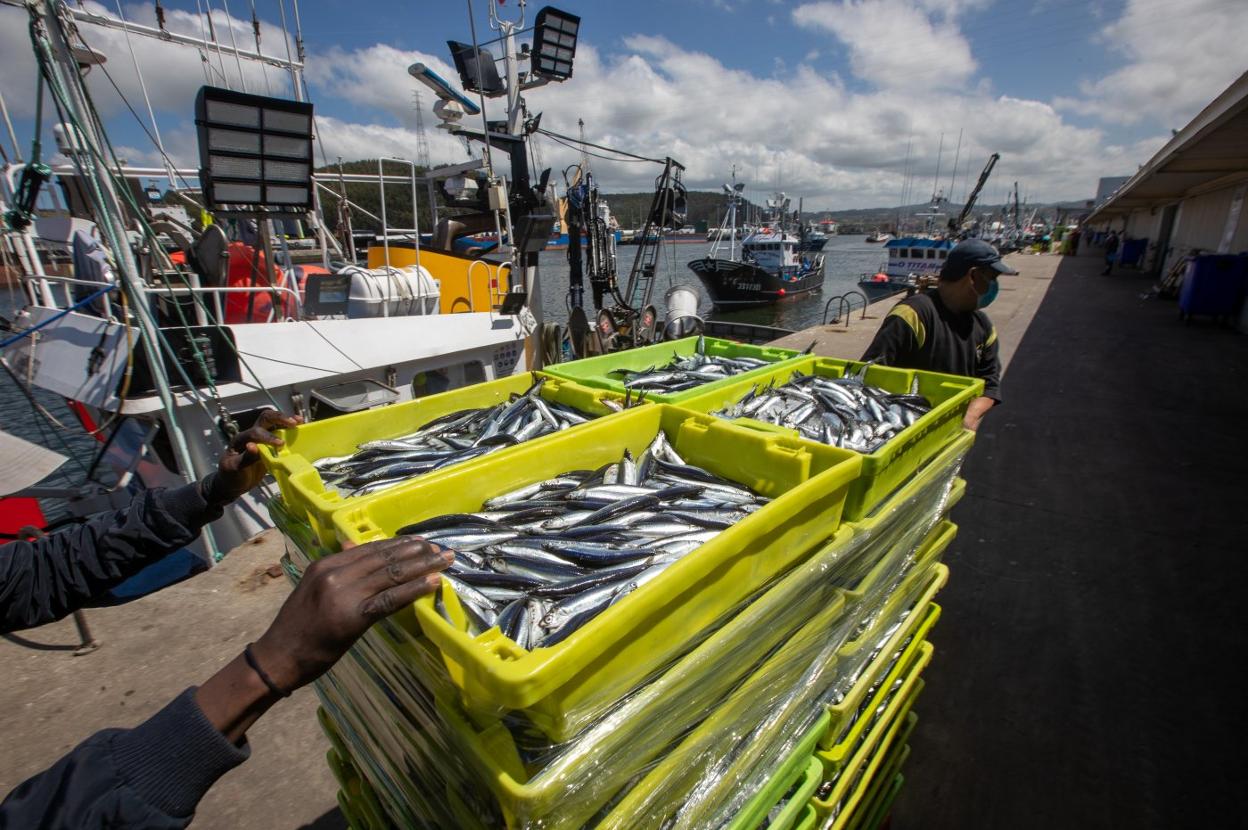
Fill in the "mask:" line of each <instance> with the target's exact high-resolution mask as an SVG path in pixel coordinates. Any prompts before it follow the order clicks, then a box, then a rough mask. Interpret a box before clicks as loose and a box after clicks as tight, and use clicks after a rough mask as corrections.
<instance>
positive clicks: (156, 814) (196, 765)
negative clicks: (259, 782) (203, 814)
mask: <svg viewBox="0 0 1248 830" xmlns="http://www.w3.org/2000/svg"><path fill="white" fill-rule="evenodd" d="M194 693H195V690H194V689H193V688H192V689H187V690H186V691H185V692H183V693H182V694H180V695H179V696H178V697H176V698H174V700H173V702H172V703H170V704H169V705H168V706H166V707H165V708H164V709H161V710H160V711H159V712H157V713H156V714H155V715H153V716H152V717H151V718H150V719H148V720H147V721H145V722H143V723H141V724H139V725H138V726H136V727H134V728H133V729H106V730H104V731H103V732H97V733H96V734H95V735H92V736H91V737H90V738H87V740H85V741H83V742H82V743H81V744H79V745H78V746H77V747H75V748H74V749H73V750H72V751H71V752H70V753H69V754H68V755H66V756H65V757H63V758H61V759H60V760H59V761H57V762H56V763H55V764H53V765H52V766H51V767H49V768H48V769H47V770H45V771H44V772H41V773H39V774H38V775H36V776H34V777H33V778H30V779H29V780H27V781H25V782H23V783H22V784H19V785H18V787H17V789H15V790H13V792H12V793H10V794H9V795H8V797H7V798H5V800H4V802H3V803H0V827H13V828H19V827H39V828H49V830H51V828H67V829H68V828H88V829H89V828H97V827H98V828H114V827H143V828H153V830H165V829H166V828H181V827H186V826H187V825H188V824H190V822H191V819H192V818H193V817H194V815H195V808H196V806H197V805H198V804H199V801H200V799H201V798H203V797H204V793H206V792H208V789H209V788H210V787H211V786H212V785H213V784H214V783H216V781H217V779H218V778H220V777H221V776H222V775H224V774H225V773H227V772H229V771H230V770H231V769H233V768H234V767H236V766H238V765H239V764H241V763H242V762H243V761H245V760H247V757H248V755H249V754H250V751H251V750H250V747H249V746H248V745H247V743H246V742H245V741H244V743H243V745H242V746H241V747H240V746H235V745H234V744H232V743H230V742H229V741H228V740H227V739H226V737H225V736H224V735H222V734H221V733H220V732H218V731H217V729H216V728H215V727H214V726H213V725H212V723H210V722H209V720H208V718H206V717H205V716H204V713H203V712H202V711H201V710H200V708H199V706H198V705H196V703H195V697H194Z"/></svg>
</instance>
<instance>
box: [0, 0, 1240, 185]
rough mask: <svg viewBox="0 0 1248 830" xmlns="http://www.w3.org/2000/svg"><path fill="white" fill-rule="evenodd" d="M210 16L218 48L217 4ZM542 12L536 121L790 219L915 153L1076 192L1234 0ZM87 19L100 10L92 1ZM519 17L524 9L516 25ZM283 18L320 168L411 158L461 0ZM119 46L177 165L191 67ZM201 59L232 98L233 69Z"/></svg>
mask: <svg viewBox="0 0 1248 830" xmlns="http://www.w3.org/2000/svg"><path fill="white" fill-rule="evenodd" d="M487 2H488V0H474V2H473V8H474V10H475V12H476V15H477V27H478V35H479V37H480V38H481V39H485V38H487V37H490V36H491V35H490V34H489V33H488V32H489V30H488V22H487V12H486V9H487V8H488V6H487ZM211 5H212V6H213V8H214V9H215V16H214V19H215V20H216V21H217V26H218V30H219V32H221V33H222V37H223V39H224V32H226V31H228V29H227V26H226V17H225V13H224V5H223V4H222V2H221V0H213V2H212V4H211ZM558 5H559V6H560V7H561V8H564V9H566V10H568V11H571V12H574V13H577V14H580V15H581V16H582V18H583V21H582V29H581V39H580V43H579V46H578V56H577V63H576V69H575V73H574V77H573V78H572V79H571V80H570V81H568V82H566V83H564V84H562V85H559V86H551V87H547V88H544V89H539V90H535V91H533V92H531V93H530V94H529V95H528V103H529V106H530V109H531V110H533V111H542V112H544V113H545V117H544V121H543V124H544V125H545V126H548V127H550V128H552V129H555V130H560V131H565V132H575V129H576V120H577V118H584V119H585V121H586V135H587V137H589V138H590V139H591V140H595V141H600V142H603V143H606V144H610V145H612V146H618V147H621V148H624V149H629V150H633V151H635V152H639V153H642V154H645V155H667V154H670V155H672V156H674V157H675V158H677V159H679V160H680V161H682V162H684V163H685V164H686V165H688V167H689V173H688V178H689V182H690V184H691V185H693V186H695V187H708V188H709V187H717V186H718V183H719V182H720V181H722V180H724V179H726V178H727V176H728V171H729V169H730V168H731V166H732V165H733V164H736V165H738V166H739V168H740V169H741V170H742V173H741V175H742V176H743V177H744V178H745V179H747V181H749V184H750V187H751V189H752V190H754V191H761V190H765V189H768V188H770V187H771V186H772V185H773V184H774V183H775V181H776V180H777V178H779V179H780V181H781V184H782V186H783V187H784V189H785V190H786V191H788V192H789V193H790V194H792V195H801V196H803V197H805V199H806V205H807V207H808V208H811V207H813V208H826V209H833V210H834V209H836V208H845V207H861V206H870V205H891V204H895V203H896V202H897V201H898V199H899V197H900V195H901V192H902V187H903V184H904V172H905V168H906V163H905V156H906V147H907V145H908V144H909V145H910V146H911V155H912V160H911V164H910V167H911V168H912V169H913V170H914V171H915V175H914V180H915V181H914V185H913V188H912V190H913V192H914V193H915V194H916V197H915V198H916V200H917V199H921V198H925V197H926V196H927V195H928V194H929V193H930V191H931V189H932V186H933V177H934V173H935V170H936V166H937V164H938V161H939V164H940V165H941V179H940V181H939V182H938V183H937V187H938V188H939V189H942V190H946V191H949V190H950V186H951V184H952V193H953V195H954V196H955V197H957V196H959V195H960V194H961V193H962V192H963V191H964V189H965V186H966V185H965V183H966V180H967V176H968V174H969V177H970V178H971V179H973V178H974V177H975V175H977V174H978V171H979V169H980V168H981V167H982V166H983V163H984V161H985V160H986V158H987V156H988V154H989V153H991V152H994V151H996V152H1000V153H1001V154H1002V160H1001V163H1000V164H999V165H998V167H997V171H996V173H995V174H994V178H993V180H992V182H991V183H990V185H989V187H988V190H987V193H986V195H987V198H989V199H993V200H995V199H998V198H1000V196H1001V194H1003V193H1004V192H1005V189H1006V188H1007V187H1008V186H1009V184H1010V183H1012V182H1013V181H1014V180H1018V181H1020V183H1021V187H1022V188H1023V190H1024V192H1025V193H1027V194H1029V195H1030V196H1031V197H1032V198H1033V199H1037V200H1039V199H1044V200H1049V199H1074V198H1085V197H1088V196H1090V195H1091V194H1092V193H1093V192H1094V190H1095V184H1096V178H1097V177H1099V176H1102V175H1115V174H1125V173H1130V172H1132V171H1133V170H1134V169H1135V168H1136V166H1137V165H1139V164H1141V163H1143V162H1144V161H1146V160H1147V158H1148V157H1149V156H1150V155H1151V154H1152V153H1153V152H1154V151H1155V150H1156V149H1158V148H1159V147H1160V146H1161V145H1162V144H1163V143H1164V141H1165V140H1166V139H1167V138H1168V137H1169V135H1170V130H1171V129H1172V128H1179V127H1182V126H1183V125H1184V124H1185V123H1186V122H1187V121H1188V120H1190V118H1191V117H1192V116H1194V115H1195V114H1196V113H1197V112H1198V111H1199V110H1200V109H1201V108H1202V107H1203V106H1204V105H1205V104H1206V103H1208V102H1209V101H1210V100H1211V99H1212V98H1213V97H1214V96H1216V95H1217V94H1218V93H1219V92H1221V91H1222V90H1223V89H1224V88H1225V87H1226V86H1227V85H1229V84H1230V82H1231V81H1233V80H1234V79H1235V78H1236V77H1237V76H1238V75H1239V74H1240V73H1242V72H1243V71H1244V70H1245V69H1248V58H1245V57H1244V55H1245V54H1246V53H1245V51H1244V47H1243V44H1244V43H1248V3H1245V2H1243V0H1182V2H1175V1H1174V0H1165V1H1164V2H1163V0H1090V2H1089V0H813V1H812V2H781V1H779V0H667V2H656V1H655V0H634V2H629V3H607V2H586V1H585V0H564V2H562V3H561V4H558ZM88 6H89V7H92V8H95V9H97V10H99V11H101V12H106V13H109V14H110V15H111V16H116V14H117V11H116V7H115V5H114V6H108V7H104V6H96V5H94V4H93V3H90V2H89V3H88ZM256 7H257V12H258V14H259V16H260V18H261V20H262V27H263V28H262V32H263V37H264V45H265V50H266V51H270V52H275V53H279V54H280V53H282V43H281V30H280V27H279V25H278V23H279V20H280V18H279V12H278V7H277V2H276V0H256ZM539 7H540V6H531V7H529V15H530V19H531V18H532V16H533V15H534V14H535V12H536V10H537V8H539ZM123 8H124V11H125V15H126V17H127V18H128V19H131V20H137V21H141V22H151V21H152V20H153V19H154V18H153V12H152V9H151V6H150V5H142V4H135V5H130V4H124V5H123ZM166 8H167V9H168V10H169V11H170V15H169V19H170V24H169V25H170V26H171V27H172V28H180V29H182V30H186V31H197V30H198V28H199V25H200V23H201V20H202V19H201V18H199V17H197V16H196V13H195V4H194V3H192V2H188V0H167V2H166ZM286 10H287V14H288V15H289V14H290V12H291V9H290V6H289V5H287V7H286ZM231 11H232V12H233V14H234V16H235V18H236V19H237V18H243V17H246V16H248V15H249V9H248V7H247V6H246V5H244V4H243V3H242V2H241V0H235V3H234V5H233V6H232V7H231ZM517 11H518V9H517V5H516V2H515V0H508V2H507V3H506V4H505V5H503V6H502V13H503V14H504V15H506V16H512V15H515V14H516V13H517ZM300 12H301V17H302V20H303V27H304V37H305V40H306V43H307V48H308V53H309V65H308V71H307V78H308V83H309V85H310V87H311V90H312V96H313V100H314V102H315V103H316V105H317V112H318V115H319V117H320V122H321V123H320V133H321V138H322V140H323V142H324V144H325V147H326V151H327V155H328V157H330V158H333V157H336V156H337V155H342V156H343V157H344V158H356V157H367V156H375V155H378V154H386V155H398V156H403V157H414V156H415V144H416V142H415V126H416V124H415V121H416V119H415V113H414V108H413V102H412V90H413V89H415V85H414V82H413V81H412V80H411V79H410V78H409V77H408V76H407V74H406V71H405V70H406V66H407V65H408V64H409V63H411V62H413V61H416V60H423V61H426V62H429V63H432V64H433V65H435V66H439V67H441V68H443V69H444V70H446V71H448V72H449V67H448V65H447V64H448V63H449V61H448V56H447V53H446V45H445V42H446V40H448V39H459V40H468V39H469V29H468V10H467V6H466V3H463V2H459V1H458V0H443V2H416V3H405V4H399V3H392V2H379V0H304V2H303V3H302V4H301V6H300ZM22 18H23V14H22V13H21V12H20V11H17V10H13V9H8V8H5V9H0V93H3V95H4V96H5V99H6V101H7V102H8V105H9V108H10V109H11V110H12V111H13V113H14V115H15V116H16V126H17V128H18V130H19V132H20V133H21V134H22V135H23V136H25V137H28V136H29V132H30V129H31V127H30V120H29V114H30V112H31V109H32V107H31V102H32V92H33V74H32V70H31V68H30V59H29V47H28V45H27V39H26V34H25V25H24V21H23V20H22ZM235 25H236V36H237V37H238V38H239V39H240V45H243V43H245V44H246V45H247V46H248V47H250V46H252V45H253V43H252V40H251V31H250V25H249V22H247V21H245V20H236V22H235ZM84 33H85V34H86V36H87V37H88V39H89V42H90V43H91V44H92V45H93V46H95V47H96V48H99V49H101V50H102V51H104V52H106V53H108V54H109V56H110V62H109V64H108V65H109V67H110V71H111V73H112V74H113V76H114V77H115V78H116V80H117V81H118V83H119V85H120V86H121V87H122V89H123V91H124V92H125V93H126V96H127V98H128V99H129V100H130V101H131V103H132V104H134V105H135V106H136V108H138V109H140V111H141V112H144V115H146V114H145V111H143V109H142V91H141V89H140V88H139V85H138V80H137V76H136V75H135V73H134V71H133V68H132V64H131V59H130V55H129V52H128V51H127V46H126V43H125V39H124V36H123V35H121V34H120V33H117V32H109V31H102V30H97V29H92V28H89V27H88V28H84ZM135 43H136V45H137V46H138V47H139V61H140V63H141V65H142V66H143V76H144V80H145V81H146V84H147V87H148V93H149V96H150V97H151V99H152V101H153V106H154V108H155V109H156V111H157V113H156V114H157V122H158V124H159V125H160V128H161V131H162V135H163V137H164V139H165V145H166V150H167V151H168V152H169V153H170V154H171V155H173V156H174V157H175V158H176V159H177V160H178V161H179V162H181V163H188V164H189V163H191V162H192V161H193V159H194V158H195V144H194V138H193V131H192V129H191V124H190V117H191V113H190V109H191V104H192V101H193V98H194V92H195V89H197V88H198V86H199V85H200V84H201V83H203V82H204V74H203V71H202V66H201V62H200V60H199V58H198V56H196V55H195V53H194V52H193V51H188V50H177V51H176V52H175V51H174V50H172V47H169V46H167V45H165V44H161V43H153V42H151V41H143V40H140V41H135ZM214 62H215V61H214ZM222 68H223V69H224V72H225V75H226V76H227V77H229V79H230V82H231V83H232V84H235V85H237V83H238V71H237V69H236V68H235V66H234V65H233V63H232V62H231V61H228V60H227V61H225V62H224V63H223V66H222ZM245 70H246V73H245V74H246V78H247V79H248V81H249V89H251V91H257V90H258V89H262V88H263V85H264V84H265V82H266V81H267V83H268V84H269V86H270V88H274V89H276V86H275V85H280V84H279V78H278V75H277V73H276V71H275V70H273V69H271V68H270V69H268V70H266V71H265V72H262V71H261V70H260V69H259V67H257V66H254V65H253V66H249V67H245ZM218 71H220V70H218ZM266 73H267V74H266ZM101 80H102V79H100V78H98V77H97V78H95V79H94V81H93V87H92V89H93V92H94V94H95V95H96V98H97V102H98V105H99V106H100V108H101V110H102V111H104V113H105V114H106V117H107V119H108V123H109V124H110V126H111V127H112V129H113V135H114V137H115V139H116V140H117V141H118V142H119V143H121V144H123V145H125V146H126V148H127V157H128V158H130V159H131V160H132V161H138V162H145V163H154V162H155V161H156V160H157V159H158V157H157V155H156V154H155V153H154V151H153V148H152V147H151V146H150V144H149V143H148V142H146V141H145V140H144V139H143V136H142V132H141V131H140V130H139V128H138V127H137V126H136V125H135V124H134V122H133V119H132V118H130V117H129V116H128V114H126V113H125V112H124V110H123V108H122V105H121V102H120V100H118V98H117V95H116V93H115V92H113V91H112V90H111V89H110V88H109V87H108V86H107V85H106V84H104V83H102V82H101ZM218 81H219V78H218ZM431 104H432V99H431V97H430V96H429V95H427V94H426V95H425V97H424V106H425V119H424V120H425V123H426V126H427V127H428V128H429V134H430V146H431V151H432V155H433V161H434V162H438V161H459V160H462V159H463V158H464V157H465V155H466V152H465V150H464V149H463V148H462V147H461V146H460V145H459V143H458V142H457V141H456V140H454V139H452V138H451V137H449V136H447V135H446V134H445V133H443V132H441V131H436V130H433V126H434V125H435V124H436V119H434V118H433V117H432V114H431V113H430V112H429V111H428V110H429V107H430V105H431ZM959 131H962V133H963V146H962V149H961V153H960V157H959V159H958V168H957V175H956V178H954V177H952V176H951V175H950V174H951V173H952V172H953V163H954V148H955V145H956V144H957V141H958V134H959ZM941 133H944V152H943V155H941V156H940V157H939V159H938V153H937V148H938V146H939V143H940V135H941ZM23 140H27V139H26V138H24V139H23ZM4 143H6V144H7V139H6V140H5V142H4ZM539 150H540V152H541V153H542V157H543V161H544V162H545V163H546V164H548V165H551V166H557V167H562V166H563V165H565V164H567V163H568V162H569V161H571V160H572V158H573V156H572V154H571V153H570V152H569V151H567V150H565V149H564V148H562V147H560V146H558V145H556V144H553V143H551V142H549V141H548V140H545V139H543V140H542V141H541V143H540V144H539ZM655 172H656V171H655V170H653V169H651V168H649V167H648V166H646V165H625V164H605V163H604V164H596V165H595V173H596V175H597V176H598V178H599V180H600V182H601V183H602V184H603V185H604V187H606V188H607V189H609V190H610V189H641V188H645V187H648V185H649V182H650V181H651V180H652V179H653V176H654V175H655Z"/></svg>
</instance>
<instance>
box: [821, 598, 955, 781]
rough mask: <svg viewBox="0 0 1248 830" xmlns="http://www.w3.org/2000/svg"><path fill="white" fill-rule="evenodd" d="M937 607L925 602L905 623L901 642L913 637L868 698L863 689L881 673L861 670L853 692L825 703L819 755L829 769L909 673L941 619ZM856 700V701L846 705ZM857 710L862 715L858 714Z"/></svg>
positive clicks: (844, 756)
mask: <svg viewBox="0 0 1248 830" xmlns="http://www.w3.org/2000/svg"><path fill="white" fill-rule="evenodd" d="M940 611H941V609H940V606H939V605H937V604H936V603H934V602H932V603H928V610H927V613H926V614H915V615H914V616H915V624H914V625H911V626H908V627H907V629H906V632H905V633H904V634H903V637H902V639H901V641H900V642H905V639H906V637H911V638H913V639H911V641H910V644H909V645H907V646H906V647H905V649H904V650H903V651H902V653H901V656H900V657H899V658H898V659H897V661H896V662H894V663H893V664H892V666H891V668H889V670H888V671H887V672H886V673H885V674H884V675H883V679H882V682H880V683H879V684H878V688H876V690H875V692H874V693H873V694H872V695H871V698H870V700H865V698H866V694H865V691H869V690H870V688H871V687H872V686H874V685H876V684H875V683H874V680H875V679H879V677H880V676H879V675H875V676H874V677H873V676H872V675H869V674H866V673H864V674H863V676H862V677H861V678H860V679H859V680H858V683H857V684H855V687H854V690H853V693H851V694H849V695H847V696H846V698H845V700H842V701H841V702H840V703H838V704H837V705H835V706H830V707H828V709H829V714H830V715H831V724H830V728H829V729H828V731H827V732H825V733H824V734H823V735H822V736H821V737H820V739H819V757H820V758H821V759H823V762H824V765H825V766H827V767H828V768H829V770H831V769H833V768H836V767H840V766H843V765H844V764H845V762H846V760H847V759H848V758H849V757H850V756H851V755H852V754H853V753H854V751H855V749H857V747H858V746H859V744H860V743H861V740H862V736H863V733H864V732H865V731H867V730H868V729H870V728H871V718H870V713H871V712H874V711H875V710H876V708H877V707H879V706H880V705H881V704H883V703H884V701H886V700H888V698H889V695H890V691H891V689H892V686H893V684H894V683H896V682H897V681H898V680H899V679H901V678H903V677H906V676H908V673H909V672H910V670H911V669H912V668H914V665H915V663H917V662H918V660H919V656H920V654H921V652H922V651H923V643H924V642H926V640H925V639H924V638H925V637H926V636H927V635H928V634H929V633H930V632H931V630H932V628H933V627H934V626H935V625H936V621H937V620H938V619H940ZM892 654H893V652H889V651H887V650H886V651H883V652H881V656H883V657H886V658H891V657H892ZM878 659H879V658H877V660H878ZM860 687H861V690H860ZM855 701H856V702H857V705H854V706H849V705H847V704H850V703H853V702H855ZM860 712H861V713H862V714H861V716H859V713H860Z"/></svg>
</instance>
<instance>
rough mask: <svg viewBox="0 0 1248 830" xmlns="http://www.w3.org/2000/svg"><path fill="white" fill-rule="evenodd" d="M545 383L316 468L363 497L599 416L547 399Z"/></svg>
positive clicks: (323, 476)
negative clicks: (543, 395)
mask: <svg viewBox="0 0 1248 830" xmlns="http://www.w3.org/2000/svg"><path fill="white" fill-rule="evenodd" d="M543 383H545V378H536V379H535V381H534V383H533V385H532V386H531V387H529V389H528V391H526V392H525V393H524V394H523V395H515V396H513V399H512V400H510V401H508V402H506V403H500V404H497V405H495V406H490V407H484V408H480V409H464V410H460V411H458V412H451V413H449V414H447V415H443V416H442V417H440V418H435V419H434V420H432V421H430V422H429V423H427V424H425V425H424V426H422V427H421V428H420V429H419V430H417V431H415V432H413V433H410V434H408V435H401V436H398V437H396V438H385V439H381V440H377V441H367V442H365V443H363V444H360V445H359V447H358V448H357V450H356V452H355V453H353V454H352V455H349V456H337V457H331V458H322V459H319V460H318V461H316V462H314V463H313V466H315V467H316V469H317V471H318V472H319V473H320V474H321V479H322V480H323V481H324V482H325V484H326V485H327V486H328V487H331V488H333V489H335V490H337V491H338V492H339V493H340V494H341V495H344V496H360V495H364V494H366V493H374V492H377V491H378V490H384V489H386V488H388V487H393V486H395V485H396V484H400V483H402V482H404V481H407V480H409V479H411V478H414V477H416V476H419V475H423V474H425V473H428V472H430V471H433V470H440V469H445V468H446V467H449V466H451V465H453V464H460V463H463V462H464V461H468V460H470V459H473V458H479V457H481V456H483V455H486V454H488V453H491V452H496V451H497V450H499V449H500V448H502V447H509V446H513V445H515V444H518V443H521V442H523V441H528V440H531V439H533V438H539V437H541V436H543V435H549V434H550V433H553V432H557V431H559V430H563V429H568V428H569V427H572V426H576V425H577V424H583V423H586V422H588V421H590V420H591V419H593V418H595V417H597V416H595V415H590V414H588V413H585V412H579V411H577V410H576V409H573V408H572V407H570V406H567V405H565V404H560V403H556V402H553V401H547V400H546V399H544V398H542V396H541V390H542V384H543ZM577 483H579V482H574V483H573V484H572V485H571V486H576V484H577Z"/></svg>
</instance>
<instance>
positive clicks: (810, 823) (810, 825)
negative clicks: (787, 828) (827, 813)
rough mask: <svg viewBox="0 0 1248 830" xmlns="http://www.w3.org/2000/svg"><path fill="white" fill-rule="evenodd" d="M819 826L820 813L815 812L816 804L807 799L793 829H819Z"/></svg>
mask: <svg viewBox="0 0 1248 830" xmlns="http://www.w3.org/2000/svg"><path fill="white" fill-rule="evenodd" d="M818 827H819V814H818V813H817V812H815V807H814V805H813V804H811V803H810V802H809V801H807V802H806V803H805V804H804V805H802V810H801V812H800V813H798V814H797V818H796V819H795V820H794V822H793V830H817V828H818Z"/></svg>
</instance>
